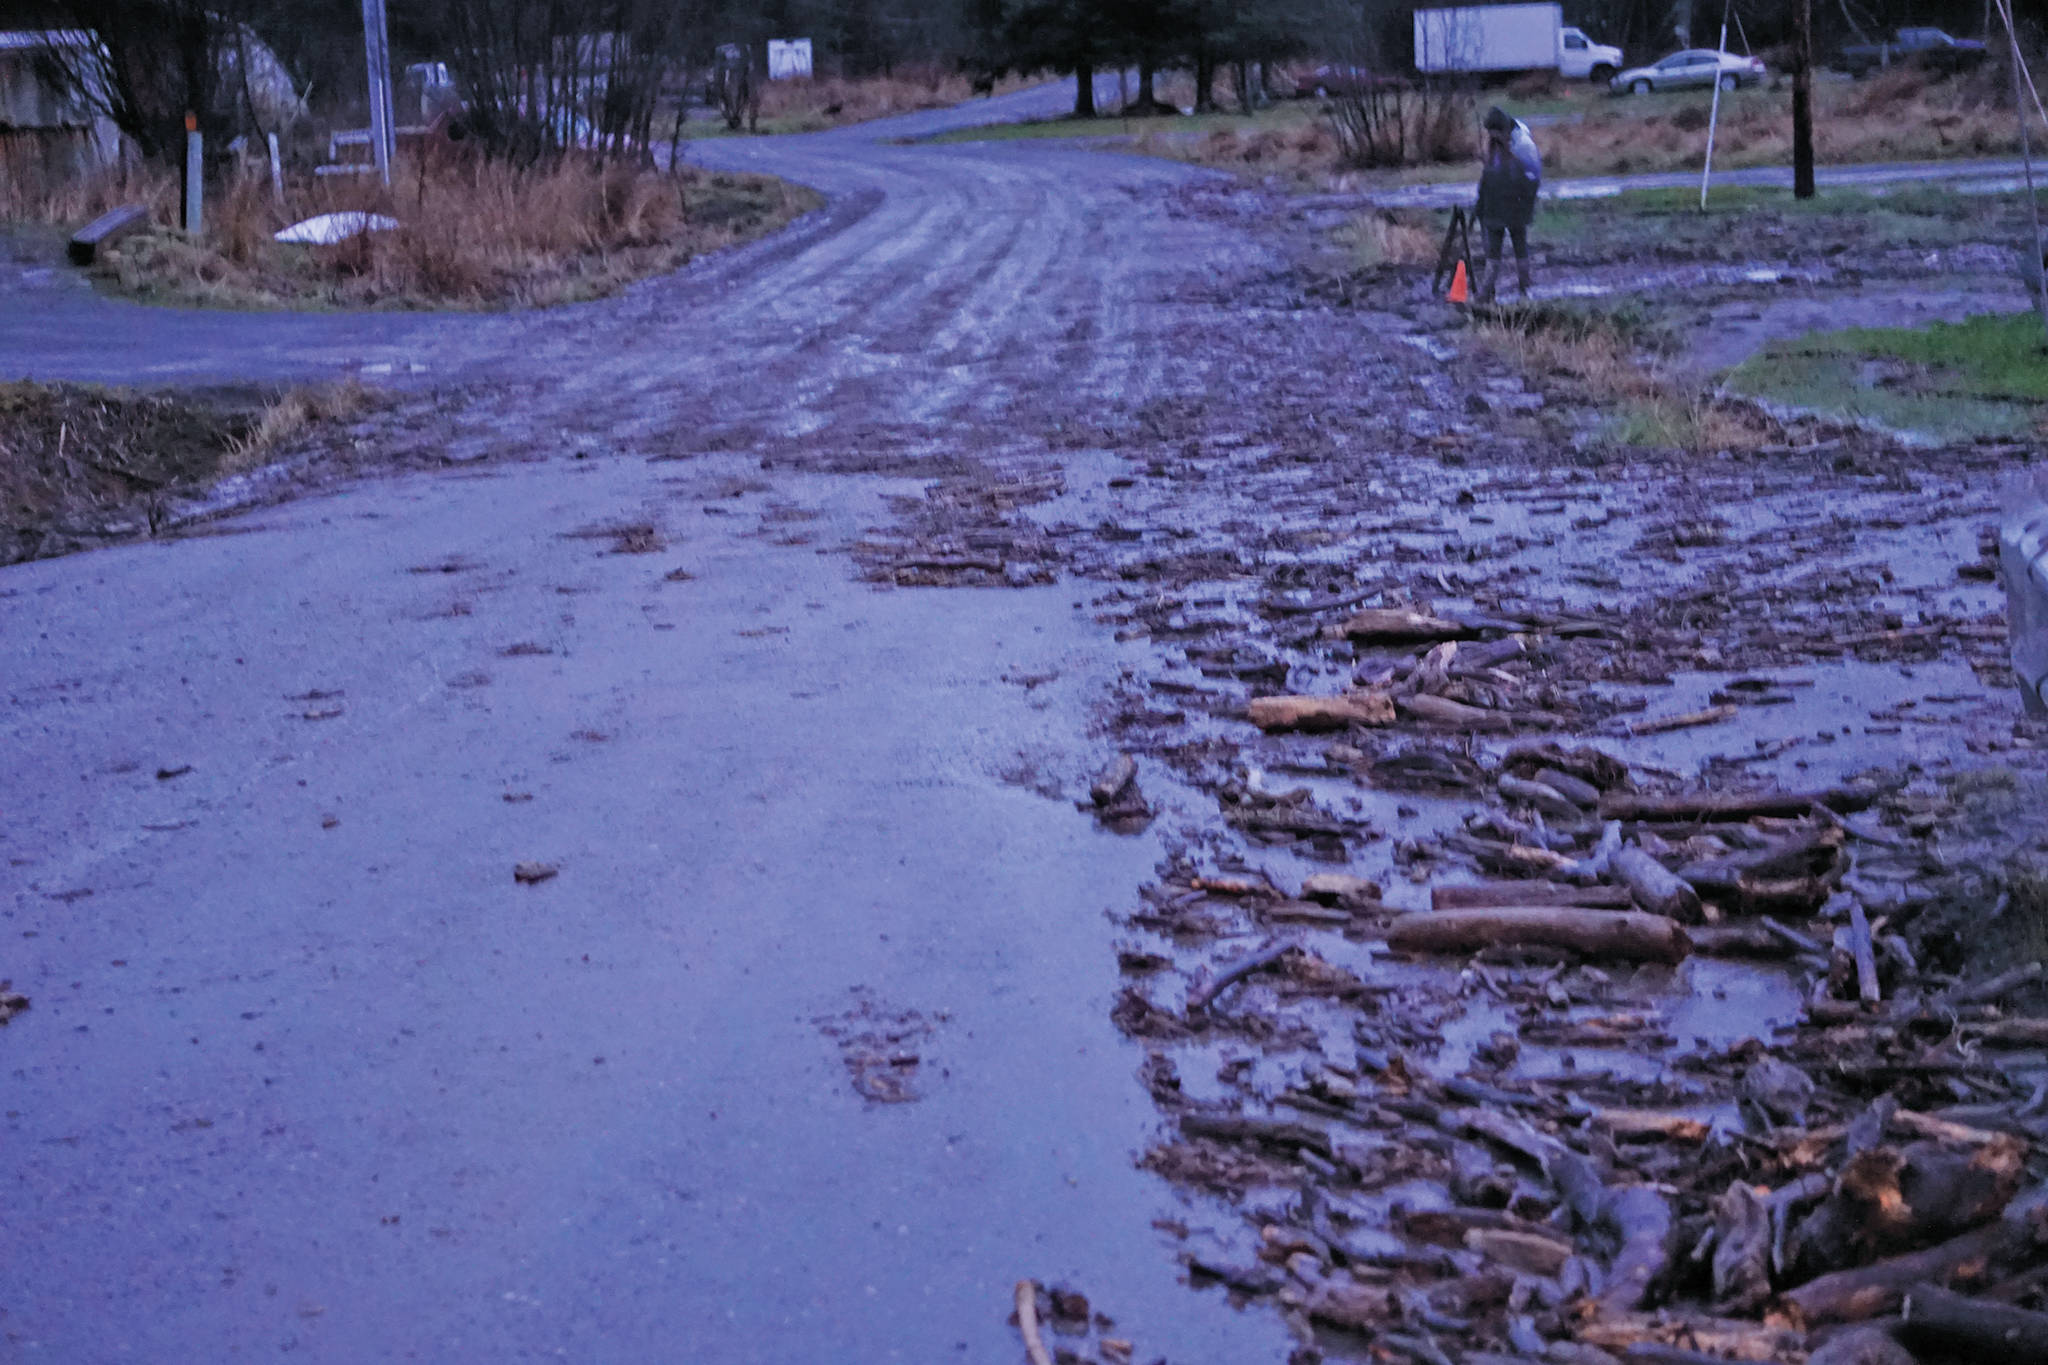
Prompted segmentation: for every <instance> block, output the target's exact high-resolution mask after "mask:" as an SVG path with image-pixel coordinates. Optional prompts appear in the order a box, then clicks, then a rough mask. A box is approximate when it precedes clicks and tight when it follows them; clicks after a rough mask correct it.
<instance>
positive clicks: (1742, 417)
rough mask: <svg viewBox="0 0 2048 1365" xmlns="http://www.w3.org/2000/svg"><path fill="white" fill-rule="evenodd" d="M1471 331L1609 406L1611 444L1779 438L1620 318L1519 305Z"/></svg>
mask: <svg viewBox="0 0 2048 1365" xmlns="http://www.w3.org/2000/svg"><path fill="white" fill-rule="evenodd" d="M1473 334H1474V336H1475V337H1476V338H1477V339H1478V341H1479V342H1480V344H1481V345H1483V346H1486V347H1487V348H1488V349H1490V350H1492V351H1494V352H1495V353H1496V354H1499V355H1501V356H1504V357H1505V358H1507V359H1509V360H1511V361H1513V362H1514V363H1515V364H1516V365H1518V366H1519V367H1520V368H1521V369H1523V370H1524V371H1525V372H1527V373H1529V374H1530V375H1532V376H1535V377H1538V378H1548V379H1550V380H1553V381H1556V380H1563V381H1565V382H1566V383H1567V384H1568V385H1569V386H1572V387H1575V388H1577V389H1579V390H1580V391H1581V392H1582V393H1583V394H1584V395H1585V396H1587V397H1589V398H1591V399H1593V400H1594V401H1596V402H1598V403H1601V404H1602V405H1604V406H1606V407H1608V408H1609V409H1610V410H1611V411H1612V412H1613V413H1614V421H1612V422H1611V423H1610V424H1609V426H1608V429H1607V431H1606V432H1605V433H1604V434H1605V437H1606V439H1608V440H1609V441H1610V442H1611V443H1613V444H1616V445H1628V446H1645V447H1653V448H1659V449H1675V450H1683V451H1688V452H1692V453H1698V454H1707V453H1712V452H1714V451H1721V450H1750V449H1754V448H1756V447H1757V446H1759V445H1763V444H1766V443H1768V442H1770V441H1774V440H1781V439H1783V433H1782V432H1781V431H1780V430H1779V429H1778V427H1777V425H1776V424H1775V423H1773V422H1771V421H1770V420H1769V419H1768V418H1766V417H1764V416H1763V415H1762V414H1761V413H1759V412H1758V411H1756V410H1755V409H1754V408H1752V407H1749V406H1748V405H1746V404H1741V403H1733V402H1728V401H1725V400H1722V399H1720V398H1717V397H1716V396H1715V395H1714V394H1713V392H1712V391H1711V390H1709V389H1708V388H1707V387H1705V386H1704V385H1702V384H1701V383H1700V382H1699V381H1698V380H1697V379H1696V378H1694V377H1692V376H1689V375H1687V374H1684V373H1683V372H1681V371H1679V370H1677V369H1676V368H1675V367H1673V366H1671V365H1669V364H1668V363H1666V362H1665V360H1664V359H1663V357H1662V356H1661V355H1659V354H1658V353H1657V350H1656V348H1655V347H1654V346H1653V345H1652V344H1651V339H1649V338H1646V337H1645V336H1643V335H1642V333H1641V329H1640V328H1639V327H1637V326H1635V325H1634V324H1633V323H1632V322H1631V320H1630V319H1628V318H1627V317H1625V316H1618V315H1614V314H1607V313H1599V312H1593V311H1581V310H1577V309H1569V308H1562V307H1558V306H1555V305H1547V304H1519V305H1511V306H1506V307H1502V308H1499V309H1495V310H1492V311H1490V312H1489V313H1487V314H1486V315H1483V316H1482V317H1481V319H1480V320H1479V321H1478V323H1477V324H1476V325H1475V326H1474V328H1473Z"/></svg>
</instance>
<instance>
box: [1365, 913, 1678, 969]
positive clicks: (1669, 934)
mask: <svg viewBox="0 0 2048 1365" xmlns="http://www.w3.org/2000/svg"><path fill="white" fill-rule="evenodd" d="M1386 933H1387V946H1388V947H1389V948H1392V949H1394V950H1395V951H1397V952H1412V953H1474V952H1478V951H1479V950H1480V949H1482V948H1494V947H1505V948H1564V949H1568V950H1569V951H1571V952H1575V953H1584V954H1585V955H1586V956H1588V957H1594V958H1620V959H1624V960H1629V961H1649V962H1681V961H1683V960H1684V959H1685V955H1686V954H1687V953H1688V952H1690V951H1691V950H1692V944H1691V941H1690V940H1688V939H1687V938H1686V936H1685V930H1683V929H1682V928H1680V927H1679V926H1678V924H1677V923H1676V922H1675V921H1673V920H1669V919H1665V918H1664V917H1663V916H1661V915H1645V914H1643V913H1641V912H1640V911H1635V910H1582V909H1577V908H1574V907H1570V906H1499V907H1494V908H1488V909H1473V910H1435V911H1430V912H1428V913H1425V914H1413V915H1402V916H1400V917H1399V918H1397V919H1395V920H1393V921H1392V922H1390V923H1389V924H1388V926H1387V931H1386Z"/></svg>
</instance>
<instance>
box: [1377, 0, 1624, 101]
mask: <svg viewBox="0 0 2048 1365" xmlns="http://www.w3.org/2000/svg"><path fill="white" fill-rule="evenodd" d="M1621 67H1622V60H1621V49H1620V48H1618V47H1608V46H1606V45H1604V44H1601V43H1596V42H1594V41H1593V40H1592V39H1591V38H1588V37H1587V36H1586V34H1585V32H1584V30H1582V29H1576V28H1568V27H1566V25H1565V22H1564V10H1563V8H1562V7H1561V6H1558V5H1466V6H1462V7H1460V8H1457V9H1419V10H1417V11H1415V69H1416V70H1417V71H1420V72H1422V73H1424V74H1425V75H1436V74H1440V73H1462V72H1469V73H1472V74H1475V75H1476V74H1494V73H1506V72H1513V71H1555V72H1557V73H1558V74H1559V75H1561V76H1563V77H1565V78H1566V79H1567V80H1590V81H1600V82H1603V83H1604V82H1605V81H1606V80H1607V79H1608V78H1609V77H1611V76H1613V75H1614V73H1615V72H1617V71H1619V70H1621Z"/></svg>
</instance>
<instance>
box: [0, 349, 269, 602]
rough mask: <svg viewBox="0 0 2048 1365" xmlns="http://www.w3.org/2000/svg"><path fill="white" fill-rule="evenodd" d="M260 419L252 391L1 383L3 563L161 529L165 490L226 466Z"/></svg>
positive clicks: (197, 482) (204, 479)
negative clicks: (227, 397) (247, 394)
mask: <svg viewBox="0 0 2048 1365" xmlns="http://www.w3.org/2000/svg"><path fill="white" fill-rule="evenodd" d="M260 419H261V408H260V406H258V405H255V404H252V403H249V402H246V401H244V402H241V403H233V402H229V401H224V400H217V399H208V398H205V397H200V396H196V395H191V394H181V395H175V396H172V395H159V394H145V393H135V392H130V391H121V390H115V389H102V388H95V387H90V386H81V385H70V384H59V385H42V384H31V383H26V382H21V383H11V384H0V564H13V563H17V562H19V561H22V560H27V559H38V558H42V557H44V556H47V555H54V554H62V553H64V552H66V551H68V550H72V549H76V548H79V546H80V545H81V544H86V543H92V542H96V541H100V540H104V539H107V538H109V537H119V536H125V535H132V534H135V533H137V532H141V531H149V530H154V529H155V526H156V523H157V520H158V518H159V516H160V515H161V508H162V502H163V498H164V495H165V494H166V493H168V492H172V491H177V490H184V491H190V490H193V489H196V488H199V487H203V486H204V485H206V484H208V483H210V482H211V481H212V480H214V479H215V478H217V477H219V476H220V475H221V474H222V473H224V472H226V471H227V470H228V469H229V468H230V467H231V466H232V465H233V463H234V461H235V458H236V455H237V453H238V452H239V451H240V450H241V449H242V448H243V447H244V445H245V443H246V442H247V441H248V439H249V437H250V435H251V434H252V432H253V431H254V430H255V428H256V425H257V423H258V422H259V421H260Z"/></svg>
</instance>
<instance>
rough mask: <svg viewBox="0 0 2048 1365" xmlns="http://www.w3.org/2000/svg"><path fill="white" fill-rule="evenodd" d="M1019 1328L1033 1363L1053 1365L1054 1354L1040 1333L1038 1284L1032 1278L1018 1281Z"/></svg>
mask: <svg viewBox="0 0 2048 1365" xmlns="http://www.w3.org/2000/svg"><path fill="white" fill-rule="evenodd" d="M1017 1330H1018V1331H1020V1332H1022V1333H1023V1334H1024V1354H1025V1355H1027V1356H1030V1357H1031V1365H1052V1355H1051V1353H1050V1352H1048V1351H1047V1350H1046V1349H1045V1342H1044V1341H1043V1340H1041V1339H1040V1338H1039V1335H1038V1286H1037V1285H1036V1284H1034V1283H1032V1282H1031V1281H1030V1280H1019V1281H1017Z"/></svg>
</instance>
